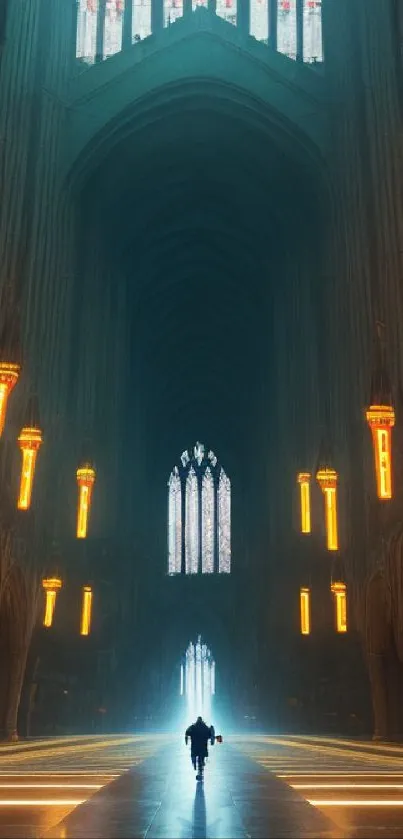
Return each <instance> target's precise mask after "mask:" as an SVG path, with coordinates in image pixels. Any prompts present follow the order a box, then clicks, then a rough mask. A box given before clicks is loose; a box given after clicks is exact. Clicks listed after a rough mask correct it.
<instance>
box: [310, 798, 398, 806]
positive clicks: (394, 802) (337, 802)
mask: <svg viewBox="0 0 403 839" xmlns="http://www.w3.org/2000/svg"><path fill="white" fill-rule="evenodd" d="M306 800H307V801H308V803H309V804H312V806H313V807H362V808H363V809H365V807H403V801H401V800H400V799H399V798H396V799H393V798H391V799H382V798H381V799H380V801H377V800H376V799H375V800H373V799H370V798H346V799H343V798H341V799H339V798H334V799H332V798H328V799H323V800H321V799H316V798H307V799H306Z"/></svg>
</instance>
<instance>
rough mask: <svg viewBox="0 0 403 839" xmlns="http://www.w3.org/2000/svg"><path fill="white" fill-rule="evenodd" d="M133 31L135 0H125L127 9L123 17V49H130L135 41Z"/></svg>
mask: <svg viewBox="0 0 403 839" xmlns="http://www.w3.org/2000/svg"><path fill="white" fill-rule="evenodd" d="M132 32H133V0H125V11H124V18H123V37H122V49H124V50H128V49H130V47H131V45H132V43H133V40H132Z"/></svg>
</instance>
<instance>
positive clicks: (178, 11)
mask: <svg viewBox="0 0 403 839" xmlns="http://www.w3.org/2000/svg"><path fill="white" fill-rule="evenodd" d="M182 15H183V0H164V26H171V24H172V23H175V21H176V20H177V19H178V17H182Z"/></svg>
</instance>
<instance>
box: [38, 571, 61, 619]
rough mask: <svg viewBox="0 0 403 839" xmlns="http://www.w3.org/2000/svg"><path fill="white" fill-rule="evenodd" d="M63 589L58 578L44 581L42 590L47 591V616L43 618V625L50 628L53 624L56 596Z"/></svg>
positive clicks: (49, 578)
mask: <svg viewBox="0 0 403 839" xmlns="http://www.w3.org/2000/svg"><path fill="white" fill-rule="evenodd" d="M61 587H62V581H61V580H59V578H58V577H48V578H47V579H45V580H42V588H43V589H44V590H45V594H46V600H45V615H44V618H43V625H44V626H47V627H50V626H52V623H53V616H54V613H55V606H56V595H57V592H58V591H59V590H60V589H61Z"/></svg>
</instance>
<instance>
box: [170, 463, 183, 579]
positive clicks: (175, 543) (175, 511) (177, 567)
mask: <svg viewBox="0 0 403 839" xmlns="http://www.w3.org/2000/svg"><path fill="white" fill-rule="evenodd" d="M168 486H169V491H168V573H169V574H180V572H181V566H182V491H181V481H180V477H179V472H178V469H177V467H176V466H175V468H174V470H173V472H172V473H171V476H170V478H169V482H168Z"/></svg>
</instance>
